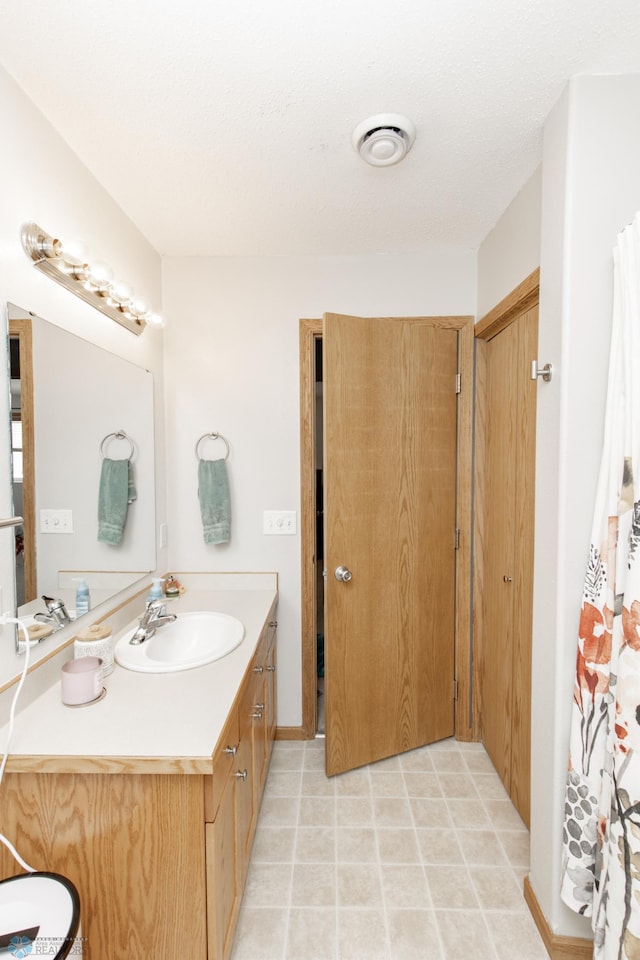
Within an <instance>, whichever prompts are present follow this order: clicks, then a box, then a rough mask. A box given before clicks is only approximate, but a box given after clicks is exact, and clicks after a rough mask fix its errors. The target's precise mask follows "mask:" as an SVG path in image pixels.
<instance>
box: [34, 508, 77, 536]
mask: <svg viewBox="0 0 640 960" xmlns="http://www.w3.org/2000/svg"><path fill="white" fill-rule="evenodd" d="M40 533H73V510H41V511H40Z"/></svg>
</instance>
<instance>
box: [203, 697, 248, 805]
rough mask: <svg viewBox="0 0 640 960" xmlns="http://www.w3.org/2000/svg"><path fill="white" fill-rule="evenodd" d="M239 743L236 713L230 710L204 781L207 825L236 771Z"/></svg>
mask: <svg viewBox="0 0 640 960" xmlns="http://www.w3.org/2000/svg"><path fill="white" fill-rule="evenodd" d="M239 742H240V729H239V724H238V713H237V710H232V711H231V713H230V714H229V718H228V720H227V722H226V724H225V726H224V730H223V731H222V735H221V737H220V739H219V740H218V743H217V746H216V749H215V750H214V752H213V773H212V774H211V776H210V777H205V781H204V784H205V786H204V815H205V820H206V821H207V822H208V823H212V822H213V821H214V820H215V818H216V814H217V811H218V807H219V806H220V799H221V797H222V794H223V792H224V788H225V785H226V783H227V781H228V779H229V776H230V775H231V774H232V773H234V772H235V770H236V767H237V760H236V753H237V750H238V744H239Z"/></svg>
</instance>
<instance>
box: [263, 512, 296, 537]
mask: <svg viewBox="0 0 640 960" xmlns="http://www.w3.org/2000/svg"><path fill="white" fill-rule="evenodd" d="M296 530H297V524H296V511H295V510H265V511H264V513H263V515H262V532H263V533H264V534H265V536H283V535H284V536H287V535H289V536H291V535H293V534H295V533H296Z"/></svg>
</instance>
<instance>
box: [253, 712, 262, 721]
mask: <svg viewBox="0 0 640 960" xmlns="http://www.w3.org/2000/svg"><path fill="white" fill-rule="evenodd" d="M251 719H252V720H262V710H258V711H257V712H256V713H252V714H251Z"/></svg>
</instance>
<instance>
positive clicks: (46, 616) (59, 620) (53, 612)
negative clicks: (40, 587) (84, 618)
mask: <svg viewBox="0 0 640 960" xmlns="http://www.w3.org/2000/svg"><path fill="white" fill-rule="evenodd" d="M42 599H43V600H44V604H45V606H46V608H47V612H46V613H36V614H35V615H34V618H33V619H34V620H37V621H38V622H39V623H50V624H52V626H53V627H54V629H56V630H60V628H61V627H66V625H67V624H69V623H71V622H72V621H71V617H70V616H69V613H68V611H67V608H66V607H65V605H64V601H63V600H60V599H58V598H56V597H47V596H45V595H44V594H43V596H42Z"/></svg>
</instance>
